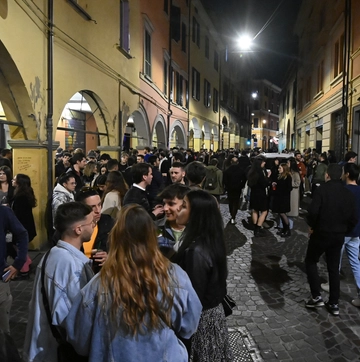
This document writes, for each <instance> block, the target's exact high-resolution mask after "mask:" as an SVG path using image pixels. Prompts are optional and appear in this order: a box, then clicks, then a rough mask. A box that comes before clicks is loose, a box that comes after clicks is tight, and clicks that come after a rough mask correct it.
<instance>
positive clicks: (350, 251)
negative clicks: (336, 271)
mask: <svg viewBox="0 0 360 362" xmlns="http://www.w3.org/2000/svg"><path fill="white" fill-rule="evenodd" d="M359 246H360V238H359V237H358V236H357V237H350V236H346V237H345V242H344V245H343V247H342V249H341V257H340V268H341V260H342V256H343V253H344V250H345V251H346V254H347V256H348V259H349V263H350V266H351V270H352V272H353V274H354V279H355V283H356V287H357V292H358V296H359V297H360V260H359Z"/></svg>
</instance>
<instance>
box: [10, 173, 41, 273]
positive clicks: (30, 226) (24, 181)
mask: <svg viewBox="0 0 360 362" xmlns="http://www.w3.org/2000/svg"><path fill="white" fill-rule="evenodd" d="M12 186H13V187H14V189H15V191H14V198H13V201H12V203H11V208H12V209H13V211H14V214H15V215H16V217H17V218H18V219H19V221H20V222H21V224H22V225H23V227H24V228H25V229H26V231H27V232H28V235H29V242H30V241H32V240H33V239H34V237H35V236H36V226H35V221H34V216H33V212H32V209H33V208H34V207H36V198H35V194H34V190H33V188H32V187H31V180H30V177H29V176H28V175H25V174H23V173H19V174H17V175H15V176H14V178H13V179H12ZM15 245H16V240H13V247H14V246H15ZM14 249H15V250H16V247H15V248H14ZM30 264H31V259H30V257H29V256H27V260H26V262H25V264H24V266H23V267H22V269H21V270H20V272H21V274H22V275H24V274H25V275H26V274H27V273H28V272H29V269H30Z"/></svg>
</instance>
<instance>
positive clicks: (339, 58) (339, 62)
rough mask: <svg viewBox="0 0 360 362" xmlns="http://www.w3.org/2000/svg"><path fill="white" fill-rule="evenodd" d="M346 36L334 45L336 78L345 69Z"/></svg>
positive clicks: (341, 37)
mask: <svg viewBox="0 0 360 362" xmlns="http://www.w3.org/2000/svg"><path fill="white" fill-rule="evenodd" d="M343 63H344V34H342V35H341V36H340V38H339V39H338V40H337V41H336V42H335V45H334V78H336V77H337V76H338V75H339V74H341V73H342V71H343V69H344V64H343Z"/></svg>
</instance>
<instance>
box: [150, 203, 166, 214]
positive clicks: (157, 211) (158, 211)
mask: <svg viewBox="0 0 360 362" xmlns="http://www.w3.org/2000/svg"><path fill="white" fill-rule="evenodd" d="M152 213H153V214H154V215H155V216H158V215H160V214H163V213H164V206H163V205H156V206H155V207H154V209H153V211H152Z"/></svg>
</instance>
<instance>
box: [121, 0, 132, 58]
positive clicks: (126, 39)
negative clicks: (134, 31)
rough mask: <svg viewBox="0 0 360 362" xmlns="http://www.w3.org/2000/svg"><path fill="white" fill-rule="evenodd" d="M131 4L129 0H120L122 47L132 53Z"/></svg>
mask: <svg viewBox="0 0 360 362" xmlns="http://www.w3.org/2000/svg"><path fill="white" fill-rule="evenodd" d="M129 19H130V6H129V1H128V0H121V1H120V47H121V48H122V49H123V50H125V51H126V52H127V53H130V27H129V23H130V21H129Z"/></svg>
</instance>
